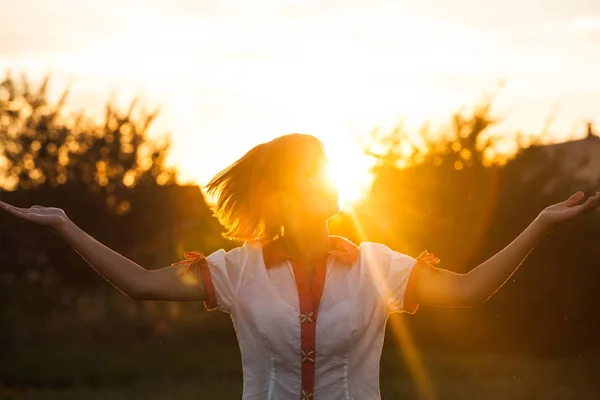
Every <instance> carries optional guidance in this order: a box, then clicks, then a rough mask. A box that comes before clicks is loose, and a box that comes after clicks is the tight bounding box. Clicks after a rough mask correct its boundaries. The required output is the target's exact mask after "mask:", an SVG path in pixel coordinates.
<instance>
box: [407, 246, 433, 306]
mask: <svg viewBox="0 0 600 400" xmlns="http://www.w3.org/2000/svg"><path fill="white" fill-rule="evenodd" d="M439 263H440V259H439V258H437V257H436V256H434V255H433V254H431V253H429V252H427V250H425V251H424V252H422V253H421V255H420V256H419V257H417V263H416V264H415V266H414V267H413V269H412V271H410V275H409V276H408V282H407V284H406V290H405V291H404V304H403V306H402V308H403V309H404V311H405V312H407V313H409V314H414V313H415V312H417V309H418V308H419V304H418V303H417V302H416V299H415V287H416V285H417V281H418V280H419V274H420V272H421V270H422V269H423V268H433V264H439Z"/></svg>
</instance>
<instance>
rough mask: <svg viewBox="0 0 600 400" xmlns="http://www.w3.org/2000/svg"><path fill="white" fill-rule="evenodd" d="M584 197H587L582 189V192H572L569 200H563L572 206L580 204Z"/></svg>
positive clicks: (565, 203)
mask: <svg viewBox="0 0 600 400" xmlns="http://www.w3.org/2000/svg"><path fill="white" fill-rule="evenodd" d="M584 197H585V193H583V192H581V191H580V192H577V193H574V194H572V195H571V197H569V198H568V199H567V200H565V201H563V204H564V205H566V206H568V207H572V206H574V205H576V204H578V203H579V202H580V201H581V200H582V199H583V198H584Z"/></svg>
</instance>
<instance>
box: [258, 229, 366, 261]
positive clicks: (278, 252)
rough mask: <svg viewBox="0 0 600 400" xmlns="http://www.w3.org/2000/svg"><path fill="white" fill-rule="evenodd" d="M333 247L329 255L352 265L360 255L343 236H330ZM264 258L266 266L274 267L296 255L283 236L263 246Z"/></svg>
mask: <svg viewBox="0 0 600 400" xmlns="http://www.w3.org/2000/svg"><path fill="white" fill-rule="evenodd" d="M329 239H330V240H331V244H332V247H333V249H332V250H330V251H328V252H327V255H332V256H334V257H336V258H338V259H339V260H340V261H342V262H343V263H344V264H347V265H350V264H352V263H354V262H355V261H356V260H357V259H358V256H359V251H358V247H357V246H356V245H355V244H354V243H352V242H351V241H349V240H348V239H345V238H343V237H341V236H330V237H329ZM263 258H264V261H265V266H266V267H267V268H272V267H274V266H276V265H277V264H279V263H281V262H282V261H291V260H294V257H293V256H292V255H291V254H289V253H288V252H287V251H285V249H284V247H283V242H282V240H281V238H278V239H275V240H273V241H271V242H269V243H267V244H265V245H264V246H263Z"/></svg>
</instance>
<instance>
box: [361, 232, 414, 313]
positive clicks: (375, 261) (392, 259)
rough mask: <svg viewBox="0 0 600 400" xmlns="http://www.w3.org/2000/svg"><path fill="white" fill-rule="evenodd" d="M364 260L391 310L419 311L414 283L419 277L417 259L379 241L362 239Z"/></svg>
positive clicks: (376, 287) (384, 301)
mask: <svg viewBox="0 0 600 400" xmlns="http://www.w3.org/2000/svg"><path fill="white" fill-rule="evenodd" d="M360 252H361V262H363V263H364V265H366V267H367V270H368V275H367V276H369V277H370V279H372V280H373V282H374V287H375V290H376V291H377V295H378V296H380V297H381V300H382V302H383V303H384V304H385V306H386V308H387V310H388V312H407V313H411V314H413V313H415V312H416V311H417V308H418V304H416V303H415V302H414V300H413V299H414V295H413V292H414V286H415V282H416V279H417V274H418V268H415V266H416V265H417V260H416V259H415V258H413V257H411V256H408V255H406V254H403V253H400V252H397V251H394V250H392V249H390V248H388V247H387V246H384V245H382V244H379V243H369V242H365V243H362V244H361V246H360Z"/></svg>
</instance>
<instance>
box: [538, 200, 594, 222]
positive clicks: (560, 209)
mask: <svg viewBox="0 0 600 400" xmlns="http://www.w3.org/2000/svg"><path fill="white" fill-rule="evenodd" d="M584 198H585V194H584V193H583V192H577V193H575V194H573V195H572V196H571V197H569V198H568V199H567V200H565V201H562V202H560V203H557V204H553V205H551V206H549V207H546V208H545V209H544V210H543V211H542V212H541V213H540V214H539V215H538V218H537V219H538V220H539V221H540V223H542V224H543V225H544V227H545V228H546V229H548V230H549V229H552V228H554V227H555V226H557V225H560V224H562V223H563V222H567V221H569V220H571V219H573V218H575V217H577V216H578V215H581V214H584V213H586V212H589V211H592V210H595V209H596V208H598V206H600V192H596V195H595V196H590V197H589V198H588V199H587V200H586V201H585V203H583V204H580V203H581V200H583V199H584Z"/></svg>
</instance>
